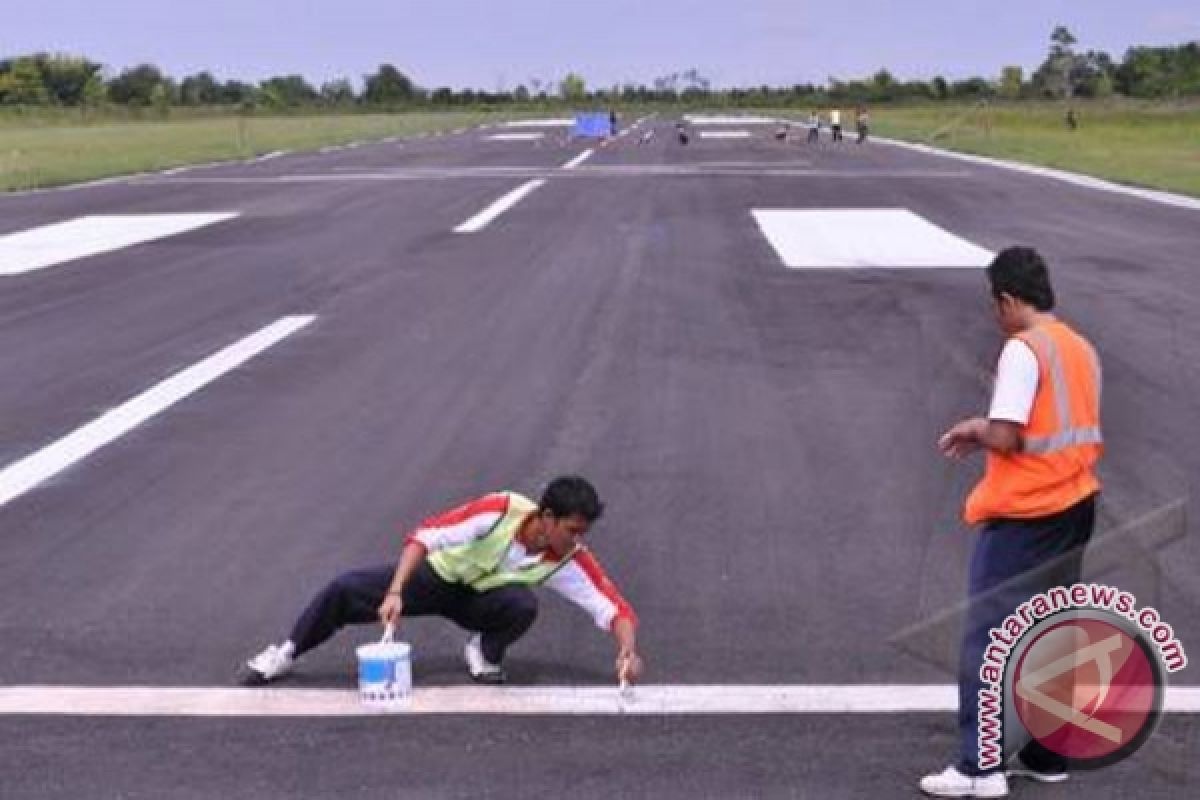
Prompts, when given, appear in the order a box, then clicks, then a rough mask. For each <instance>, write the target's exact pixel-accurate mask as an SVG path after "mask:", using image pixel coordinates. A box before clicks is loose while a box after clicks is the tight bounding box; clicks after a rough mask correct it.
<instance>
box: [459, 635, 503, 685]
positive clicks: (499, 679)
mask: <svg viewBox="0 0 1200 800" xmlns="http://www.w3.org/2000/svg"><path fill="white" fill-rule="evenodd" d="M463 658H464V659H465V660H466V662H467V672H469V673H471V679H472V680H474V681H477V682H479V683H504V680H505V675H504V669H503V668H502V667H501V666H500V665H499V664H493V663H492V662H490V661H488V660H487V659H486V658H484V657H483V635H482V634H478V633H477V634H475V635H474V636H472V637H471V638H470V639H468V640H467V646H466V647H464V648H463Z"/></svg>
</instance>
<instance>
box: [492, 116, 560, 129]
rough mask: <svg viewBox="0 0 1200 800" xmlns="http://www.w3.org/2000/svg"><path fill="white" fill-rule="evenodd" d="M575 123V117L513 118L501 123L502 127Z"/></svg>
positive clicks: (548, 126)
mask: <svg viewBox="0 0 1200 800" xmlns="http://www.w3.org/2000/svg"><path fill="white" fill-rule="evenodd" d="M574 125H575V120H573V119H561V118H560V119H513V120H509V121H507V122H502V123H500V127H502V128H570V127H573V126H574Z"/></svg>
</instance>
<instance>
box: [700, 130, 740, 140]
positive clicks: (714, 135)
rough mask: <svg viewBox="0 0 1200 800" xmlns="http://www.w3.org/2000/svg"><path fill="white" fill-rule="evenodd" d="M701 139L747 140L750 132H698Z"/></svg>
mask: <svg viewBox="0 0 1200 800" xmlns="http://www.w3.org/2000/svg"><path fill="white" fill-rule="evenodd" d="M700 138H701V139H749V138H750V131H700Z"/></svg>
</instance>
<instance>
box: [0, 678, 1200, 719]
mask: <svg viewBox="0 0 1200 800" xmlns="http://www.w3.org/2000/svg"><path fill="white" fill-rule="evenodd" d="M957 707H958V687H956V686H954V685H950V684H942V685H904V684H894V685H893V684H872V685H779V686H763V685H709V686H706V685H650V686H638V687H636V688H634V689H633V690H632V691H630V692H628V693H627V694H625V695H622V693H621V692H619V691H618V690H617V689H616V687H603V686H587V687H558V686H547V687H482V686H453V687H440V688H427V689H421V688H418V689H416V690H414V691H413V694H412V697H411V698H410V700H409V701H408V705H407V707H406V708H405V709H403V710H402V711H401V712H400V713H408V714H536V715H583V714H586V715H613V714H640V715H666V714H923V713H950V712H953V711H955V710H956V709H957ZM1164 710H1165V711H1166V712H1167V713H1171V714H1196V713H1200V687H1195V686H1172V687H1168V688H1167V691H1166V697H1165V702H1164ZM378 713H379V712H378V711H376V710H374V709H371V708H367V707H365V706H364V705H363V704H362V702H361V701H360V700H359V696H358V692H357V691H355V690H352V689H281V688H264V689H235V688H204V687H200V688H187V687H166V688H164V687H138V686H131V687H81V686H8V687H0V715H4V714H56V715H71V716H84V715H103V716H153V717H176V716H183V717H292V716H306V717H307V716H311V717H342V716H361V715H373V714H378Z"/></svg>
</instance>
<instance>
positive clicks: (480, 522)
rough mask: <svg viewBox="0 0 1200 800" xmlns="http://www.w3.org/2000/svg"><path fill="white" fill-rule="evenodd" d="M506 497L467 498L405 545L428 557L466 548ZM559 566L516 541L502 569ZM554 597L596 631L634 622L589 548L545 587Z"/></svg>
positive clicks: (494, 518)
mask: <svg viewBox="0 0 1200 800" xmlns="http://www.w3.org/2000/svg"><path fill="white" fill-rule="evenodd" d="M509 502H510V501H509V494H508V493H506V492H495V493H493V494H487V495H484V496H483V497H480V498H477V499H475V500H471V501H470V502H467V503H464V504H463V505H461V506H458V507H457V508H452V509H450V510H449V511H445V512H443V513H441V514H437V515H435V516H432V517H430V518H429V519H427V520H425V521H424V522H422V523H421V524H420V526H418V527H417V529H416V530H414V531H413V532H412V533H410V534H409V535H408V536H407V538H406V539H405V541H406V542H416V543H417V544H419V545H420V546H421V547H423V548H425V552H426V553H431V552H437V551H438V550H444V549H446V548H449V547H458V546H460V545H465V544H470V543H471V542H473V541H477V540H479V539H482V538H484V537H485V536H487V535H488V533H489V532H490V531H491V530H492V528H493V527H495V525H496V523H497V522H499V521H500V518H501V517H503V516H504V514H505V513H506V512H507V511H508V507H509ZM531 561H532V562H537V561H543V562H549V563H554V562H557V561H558V559H557V558H556V557H555V556H554V554H552V553H550V552H549V551H544V552H541V553H531V552H530V551H528V550H527V549H526V548H525V546H524V545H523V544H521V543H520V542H519V541H517V540H516V539H513V541H512V543H511V544H510V545H509V547H508V552H507V553H505V555H504V561H503V563H502V566H504V567H518V566H527V565H528V564H529V563H530V562H531ZM544 585H545V586H546V587H548V588H549V589H550V590H552V591H553V592H555V593H556V594H559V595H561V596H562V597H564V598H566V599H567V600H569V601H570V602H572V603H574V604H575V605H577V606H579V607H580V608H582V609H583V610H584V611H586V612H587V613H588V614H589V615H591V617H592V619H593V620H594V621H595V623H596V625H597V627H600V628H603V629H605V630H611V629H612V626H613V623H614V622H615V621H616V620H618V619H621V618H624V619H628V620H629V621H631V622H633V623H634V624H635V625H636V624H637V615H636V614H634V611H633V607H632V606H630V605H629V603H628V602H627V601H626V600H625V598H624V597H622V596H621V593H620V591H618V590H617V587H616V585H615V584H614V583H613V582H612V580H611V579H610V578H609V577H608V574H607V573H605V571H604V568H603V567H601V566H600V562H599V561H597V560H596V557H595V556H594V555H592V553H591V551H590V550H587V549H586V548H581V549H580V550H579V551H578V552H577V553H576V554H575V555H574V556H572V557H571V558H570V560H569V561H568V562H567V563H566V564H565V565H564V566H563V567H562V568H561V569H559V570H558V571H556V572H555V573H554V574H553V575H551V576H550V577H549V578H547V579H546V582H545V584H544Z"/></svg>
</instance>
